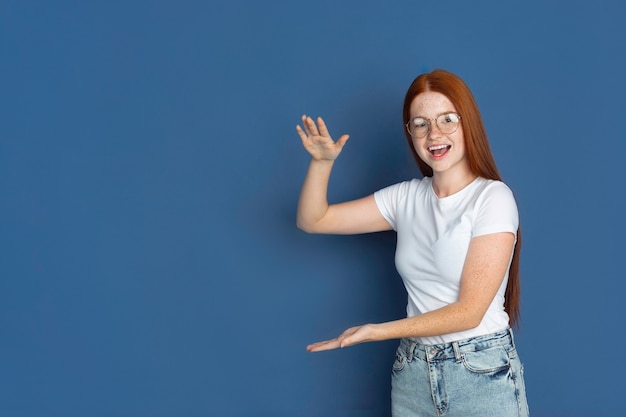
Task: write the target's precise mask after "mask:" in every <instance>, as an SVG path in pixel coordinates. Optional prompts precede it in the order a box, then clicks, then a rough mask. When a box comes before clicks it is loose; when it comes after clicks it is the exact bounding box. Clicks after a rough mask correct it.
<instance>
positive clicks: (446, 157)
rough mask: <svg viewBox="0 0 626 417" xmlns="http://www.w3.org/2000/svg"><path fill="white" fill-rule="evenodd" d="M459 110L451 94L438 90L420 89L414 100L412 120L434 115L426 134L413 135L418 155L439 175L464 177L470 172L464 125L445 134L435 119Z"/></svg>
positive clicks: (411, 110)
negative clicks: (450, 96)
mask: <svg viewBox="0 0 626 417" xmlns="http://www.w3.org/2000/svg"><path fill="white" fill-rule="evenodd" d="M456 112H457V109H456V108H455V107H454V105H453V104H452V102H451V101H450V100H449V99H448V97H446V96H445V95H443V94H441V93H436V92H434V91H425V92H423V93H420V94H419V95H417V96H416V97H415V99H413V101H412V102H411V107H410V119H411V120H412V119H414V118H415V117H423V118H425V119H430V123H431V128H430V132H429V133H428V134H427V135H426V136H424V137H422V138H413V140H412V142H413V147H414V148H415V152H416V153H417V155H418V156H419V157H420V158H421V159H422V161H424V162H425V163H426V164H428V166H430V167H431V168H432V170H433V175H435V176H437V175H441V174H444V173H451V174H454V176H457V175H458V176H460V177H461V176H466V175H468V174H469V173H470V168H469V161H468V158H467V154H466V152H465V138H464V136H463V127H462V126H461V125H459V127H458V129H457V130H456V131H455V132H453V133H449V134H444V133H442V132H441V130H439V128H438V127H437V124H436V123H435V119H437V117H438V116H440V115H442V114H445V113H456ZM461 117H463V115H461Z"/></svg>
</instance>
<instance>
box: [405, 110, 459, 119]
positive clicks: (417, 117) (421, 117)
mask: <svg viewBox="0 0 626 417" xmlns="http://www.w3.org/2000/svg"><path fill="white" fill-rule="evenodd" d="M450 113H457V111H456V110H448V111H443V112H441V113H439V114H437V115H436V116H435V119H436V118H437V117H439V116H441V115H444V114H450ZM457 114H458V113H457ZM413 119H426V120H433V119H429V118H428V117H424V116H415V117H411V118H410V119H409V120H413Z"/></svg>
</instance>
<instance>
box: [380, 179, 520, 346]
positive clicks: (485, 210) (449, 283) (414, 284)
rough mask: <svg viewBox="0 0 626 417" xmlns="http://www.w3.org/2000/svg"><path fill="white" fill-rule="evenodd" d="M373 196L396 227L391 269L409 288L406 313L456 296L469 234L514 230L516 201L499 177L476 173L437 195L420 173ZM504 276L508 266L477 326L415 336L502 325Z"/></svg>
mask: <svg viewBox="0 0 626 417" xmlns="http://www.w3.org/2000/svg"><path fill="white" fill-rule="evenodd" d="M374 197H375V199H376V203H377V205H378V209H379V210H380V212H381V214H382V215H383V217H384V218H385V219H386V220H387V221H388V222H389V224H390V225H391V226H392V227H393V229H394V230H395V231H396V232H397V246H396V258H395V259H396V268H397V270H398V273H399V274H400V276H401V277H402V279H403V281H404V286H405V287H406V290H407V293H408V304H407V316H408V317H412V316H415V315H417V314H421V313H425V312H428V311H432V310H436V309H438V308H441V307H443V306H446V305H448V304H451V303H453V302H455V301H457V299H458V294H459V287H460V283H461V272H462V269H463V263H464V262H465V257H466V254H467V251H468V249H469V243H470V240H471V239H472V237H474V236H481V235H486V234H490V233H498V232H511V233H513V234H517V226H518V223H519V219H518V212H517V205H516V203H515V199H514V198H513V193H512V192H511V190H510V189H509V187H507V186H506V185H505V184H504V183H502V182H500V181H493V180H487V179H484V178H481V177H478V178H476V179H475V180H474V181H473V182H472V183H470V184H469V185H467V186H466V187H465V188H463V189H462V190H461V191H459V192H457V193H455V194H453V195H451V196H448V197H445V198H439V197H437V195H436V194H435V192H434V190H433V188H432V177H425V178H423V179H421V180H420V179H414V180H411V181H406V182H401V183H398V184H395V185H391V186H389V187H387V188H383V189H382V190H379V191H377V192H376V193H374ZM512 257H513V253H511V258H512ZM509 264H510V260H509ZM508 276H509V273H508V268H507V272H506V274H505V276H504V277H503V280H502V285H501V286H500V289H499V290H498V293H497V294H496V297H495V298H494V299H493V301H492V302H491V305H490V306H489V309H488V310H487V312H486V313H485V316H484V318H483V320H482V322H481V323H480V325H479V326H478V327H476V328H473V329H470V330H466V331H462V332H456V333H450V334H445V335H441V336H435V337H420V338H415V340H417V341H418V342H419V343H424V344H438V343H448V342H452V341H455V340H462V339H466V338H470V337H475V336H481V335H485V334H489V333H494V332H497V331H500V330H503V329H506V328H507V326H508V325H509V317H508V314H507V313H506V312H505V311H504V293H505V291H506V285H507V280H508Z"/></svg>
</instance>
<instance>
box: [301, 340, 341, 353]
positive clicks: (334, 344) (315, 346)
mask: <svg viewBox="0 0 626 417" xmlns="http://www.w3.org/2000/svg"><path fill="white" fill-rule="evenodd" d="M340 346H341V344H340V342H339V340H337V339H332V340H326V341H324V342H317V343H312V344H310V345H308V346H307V347H306V350H307V351H309V352H322V351H324V350H331V349H337V348H339V347H340Z"/></svg>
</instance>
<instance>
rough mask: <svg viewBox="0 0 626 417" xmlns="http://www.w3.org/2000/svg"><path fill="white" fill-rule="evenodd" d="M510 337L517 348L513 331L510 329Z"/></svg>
mask: <svg viewBox="0 0 626 417" xmlns="http://www.w3.org/2000/svg"><path fill="white" fill-rule="evenodd" d="M509 335H510V336H511V344H512V345H513V346H515V337H513V329H512V328H510V327H509Z"/></svg>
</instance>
